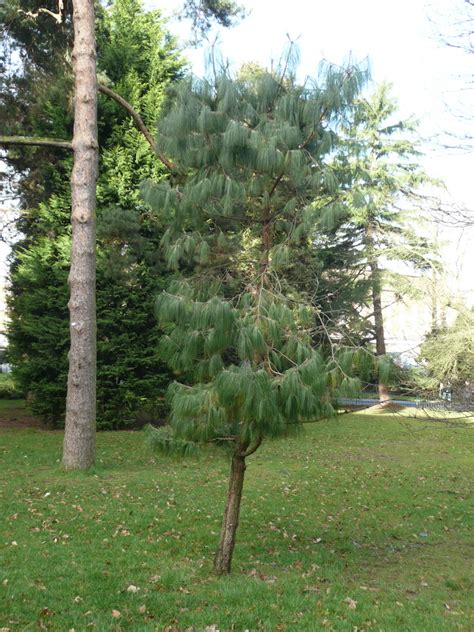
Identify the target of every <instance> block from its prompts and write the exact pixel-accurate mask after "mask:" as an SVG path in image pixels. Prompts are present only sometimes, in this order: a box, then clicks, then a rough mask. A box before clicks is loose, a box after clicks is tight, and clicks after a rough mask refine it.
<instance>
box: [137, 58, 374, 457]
mask: <svg viewBox="0 0 474 632" xmlns="http://www.w3.org/2000/svg"><path fill="white" fill-rule="evenodd" d="M363 81H364V74H363V73H362V72H360V71H357V70H355V69H350V70H336V69H334V68H332V67H329V68H327V69H326V72H325V74H324V76H323V79H322V81H321V82H320V83H316V82H314V83H312V84H310V83H309V82H308V83H307V84H306V85H305V86H300V85H298V84H297V83H296V81H295V80H294V78H293V77H292V75H291V73H290V72H287V73H286V74H285V76H276V75H275V74H270V73H266V72H260V73H258V74H257V75H254V76H252V77H251V80H248V79H246V78H245V76H244V77H243V78H241V79H237V80H233V79H232V78H230V77H228V76H227V75H226V74H225V73H223V74H221V75H219V76H217V77H216V78H215V80H214V81H212V82H210V81H205V80H203V81H198V80H196V79H194V78H193V79H189V80H187V81H185V82H184V83H182V84H181V85H180V86H179V87H177V88H176V89H174V91H173V95H172V96H173V99H172V101H171V105H170V106H169V110H168V113H167V115H166V116H165V117H164V118H163V119H162V120H161V122H160V124H159V127H158V139H159V142H160V144H161V149H162V151H164V152H165V153H166V154H167V155H169V156H170V157H171V159H172V160H173V161H174V162H175V163H176V164H177V166H178V170H179V173H178V175H176V176H175V177H174V178H173V180H172V181H170V182H165V183H161V184H151V183H149V184H148V185H146V186H145V187H144V194H145V199H146V201H147V202H148V203H149V204H150V205H151V206H152V207H153V209H154V211H155V213H156V215H157V217H158V218H159V219H160V221H162V222H163V224H166V225H168V228H167V230H166V231H165V233H164V235H163V238H162V247H163V249H164V252H165V254H166V258H167V261H168V265H169V267H170V268H171V269H172V270H175V271H176V275H177V278H176V279H175V280H174V281H173V283H171V284H170V286H169V288H168V289H167V291H166V292H163V293H162V294H161V295H160V296H159V298H158V300H157V305H156V310H157V315H158V319H159V322H160V323H161V326H162V327H163V329H164V330H165V333H166V335H165V336H164V337H163V339H162V341H161V344H160V351H161V354H162V357H163V358H164V359H165V360H166V362H167V363H168V364H169V366H170V367H171V368H172V369H173V371H174V372H175V374H176V375H177V381H176V382H175V384H174V385H173V387H172V388H171V391H170V403H171V411H172V412H171V424H172V427H173V429H174V433H175V437H176V438H177V440H179V441H183V440H186V441H196V442H198V443H207V442H217V443H219V442H221V443H226V442H229V441H236V442H237V443H240V445H256V444H257V443H258V442H259V441H260V440H261V438H262V437H277V436H281V435H284V434H286V433H287V432H288V431H289V430H291V429H293V428H295V427H296V426H297V425H298V424H299V423H300V422H304V421H309V420H315V419H317V418H319V417H323V416H327V415H330V414H332V413H333V412H334V410H333V407H332V402H333V397H334V394H335V392H336V391H337V387H338V386H339V385H340V383H341V376H342V372H341V369H340V367H339V364H338V363H331V362H328V360H327V359H326V358H325V357H324V355H323V354H322V353H320V351H319V350H318V349H315V348H313V345H312V341H313V340H312V331H313V328H314V323H315V310H314V307H313V305H312V304H311V300H310V298H309V296H308V294H307V292H305V290H304V287H303V288H302V287H301V284H299V283H292V282H291V281H292V274H291V271H292V266H293V265H295V264H297V260H298V256H299V254H300V253H301V251H302V250H303V251H308V250H309V251H311V250H312V249H313V248H314V244H313V243H312V241H311V235H312V232H313V229H314V226H315V224H316V222H317V220H318V219H319V218H320V217H321V213H322V209H323V208H324V209H326V210H327V209H328V208H332V210H333V211H334V212H336V210H337V209H336V202H334V201H333V200H334V199H335V198H337V190H338V181H337V178H336V176H335V174H334V171H333V169H332V168H331V165H330V156H331V152H332V151H333V150H334V147H335V146H336V144H337V142H338V139H337V136H336V133H335V129H336V128H337V125H338V123H339V122H340V121H341V119H342V118H343V117H346V116H349V115H350V112H351V108H352V106H353V103H354V99H355V97H356V95H357V93H358V90H359V88H360V86H361V84H362V83H363ZM346 386H347V380H346ZM168 443H169V442H168Z"/></svg>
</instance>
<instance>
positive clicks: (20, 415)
mask: <svg viewBox="0 0 474 632" xmlns="http://www.w3.org/2000/svg"><path fill="white" fill-rule="evenodd" d="M12 428H18V429H21V430H25V429H27V428H39V429H41V430H47V428H46V426H45V424H44V423H43V422H42V421H41V419H38V417H35V416H34V415H33V414H32V413H31V411H30V410H29V409H28V408H27V405H26V402H24V401H23V400H11V401H8V400H2V401H0V430H7V429H8V430H10V429H12Z"/></svg>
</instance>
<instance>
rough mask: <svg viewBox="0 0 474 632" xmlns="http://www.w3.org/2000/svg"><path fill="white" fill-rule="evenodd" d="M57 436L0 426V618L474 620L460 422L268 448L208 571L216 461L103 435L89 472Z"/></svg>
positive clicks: (290, 627)
mask: <svg viewBox="0 0 474 632" xmlns="http://www.w3.org/2000/svg"><path fill="white" fill-rule="evenodd" d="M61 442H62V434H61V433H59V432H45V431H41V430H36V429H32V430H24V429H3V430H1V431H0V462H1V470H0V517H1V521H0V525H1V526H0V530H1V537H0V629H1V628H7V629H9V630H11V632H13V631H19V630H37V629H43V630H58V631H65V632H67V631H68V630H71V629H74V630H75V631H76V632H79V631H83V630H88V629H95V630H98V631H106V630H113V631H120V630H131V631H140V630H157V631H158V630H159V631H163V630H168V632H171V631H175V632H176V631H178V630H179V631H180V632H181V631H182V632H184V631H191V630H193V631H195V632H201V631H204V630H206V628H207V627H209V629H210V630H217V629H218V630H220V631H221V632H224V631H230V630H235V631H238V632H244V630H249V631H250V632H254V631H259V630H265V631H277V632H278V631H284V630H286V631H295V632H300V631H306V630H307V631H318V630H344V631H351V632H355V631H362V630H364V631H366V630H371V631H372V630H377V631H380V630H383V631H387V630H396V631H401V632H406V631H410V632H411V631H416V630H419V631H420V632H432V631H433V632H436V631H438V630H466V631H467V630H472V629H473V626H474V619H473V618H472V612H473V605H474V603H473V601H474V599H473V598H474V582H473V577H472V569H473V550H474V547H473V540H472V531H471V533H470V532H469V531H470V529H472V526H473V521H472V513H471V515H470V514H469V509H471V510H472V504H471V506H470V503H471V501H472V496H471V493H472V489H471V488H470V484H471V481H472V469H473V468H472V465H473V458H472V454H473V451H472V448H473V444H474V433H473V431H472V430H470V429H468V428H467V429H464V428H448V427H444V426H441V425H440V424H439V423H429V422H425V423H421V422H419V421H413V420H409V419H404V418H403V417H401V416H391V415H389V414H382V415H377V416H376V415H373V414H368V413H365V414H350V415H345V416H343V417H341V418H340V419H338V420H329V421H324V422H320V423H318V424H315V425H311V426H307V427H306V428H305V432H304V434H302V435H300V436H298V437H295V438H292V439H290V440H288V441H279V442H273V443H271V442H267V443H266V444H264V445H263V446H262V448H261V449H260V450H259V451H258V452H257V453H256V454H255V455H253V456H252V457H250V458H249V459H248V469H247V478H246V483H245V489H244V500H243V506H242V514H241V521H240V527H239V532H238V542H237V547H236V551H235V556H234V567H233V573H232V575H231V576H230V577H228V578H220V579H219V578H216V577H214V576H213V574H212V558H213V553H214V549H215V546H216V544H217V539H218V532H219V527H220V521H221V512H222V509H223V504H224V497H225V494H226V487H227V473H228V464H227V462H226V460H225V459H224V458H223V457H222V456H221V455H220V454H218V453H217V452H208V453H206V454H205V455H203V456H201V457H200V458H199V459H192V460H187V461H184V460H182V461H176V460H174V461H173V460H170V459H168V458H166V457H160V456H154V455H152V454H151V453H150V452H149V451H148V449H147V448H146V446H145V445H144V438H143V434H142V433H140V432H136V433H131V432H117V433H101V434H99V436H98V455H99V462H98V465H97V467H96V468H95V469H94V471H93V472H89V473H86V474H85V473H77V472H73V473H66V472H64V471H62V469H61V465H60V457H61ZM212 626H215V628H213V627H212Z"/></svg>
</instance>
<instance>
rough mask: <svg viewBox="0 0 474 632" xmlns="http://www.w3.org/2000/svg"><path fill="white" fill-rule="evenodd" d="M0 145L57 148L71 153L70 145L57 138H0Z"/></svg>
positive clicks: (68, 142) (66, 141)
mask: <svg viewBox="0 0 474 632" xmlns="http://www.w3.org/2000/svg"><path fill="white" fill-rule="evenodd" d="M0 145H28V146H31V147H57V148H58V149H69V150H70V151H72V143H71V142H70V141H68V140H61V139H58V138H41V137H37V136H31V137H30V136H0Z"/></svg>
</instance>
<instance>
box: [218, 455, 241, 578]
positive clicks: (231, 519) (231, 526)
mask: <svg viewBox="0 0 474 632" xmlns="http://www.w3.org/2000/svg"><path fill="white" fill-rule="evenodd" d="M245 469H246V465H245V456H243V455H242V452H241V447H240V446H237V447H236V450H235V452H234V454H233V456H232V464H231V468H230V479H229V491H228V493H227V503H226V508H225V512H224V518H223V520H222V528H221V537H220V541H219V546H218V548H217V552H216V556H215V558H214V571H215V573H216V575H228V574H229V573H230V568H231V564H232V555H233V553H234V547H235V534H236V531H237V527H238V525H239V514H240V502H241V500H242V489H243V486H244V476H245Z"/></svg>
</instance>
